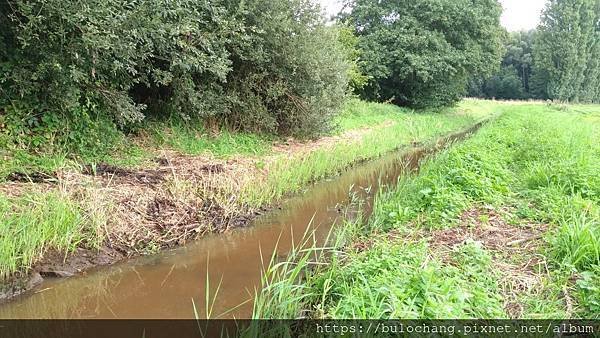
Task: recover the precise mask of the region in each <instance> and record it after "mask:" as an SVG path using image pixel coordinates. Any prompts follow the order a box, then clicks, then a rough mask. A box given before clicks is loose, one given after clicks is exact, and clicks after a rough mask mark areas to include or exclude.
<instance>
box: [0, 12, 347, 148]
mask: <svg viewBox="0 0 600 338" xmlns="http://www.w3.org/2000/svg"><path fill="white" fill-rule="evenodd" d="M0 28H1V29H0V47H1V48H0V70H1V71H2V72H1V73H0V116H2V115H6V116H5V117H4V118H2V120H6V121H9V122H10V121H17V123H16V124H15V125H14V126H12V127H9V128H3V127H1V126H0V128H1V129H0V133H4V134H9V135H11V137H12V138H13V139H16V137H22V136H23V135H26V134H27V135H29V134H36V137H37V136H38V135H39V134H48V133H47V131H48V130H50V131H51V133H53V134H55V133H54V131H56V130H62V129H64V128H62V126H61V125H64V122H65V121H69V124H71V125H76V128H75V129H79V130H81V129H85V128H93V127H94V126H93V125H92V126H90V125H89V124H88V120H86V118H85V117H88V116H91V117H93V118H94V119H103V118H108V120H109V121H112V122H113V123H116V124H117V125H118V126H120V127H121V128H129V127H130V126H132V125H133V124H134V123H136V122H138V121H141V120H142V119H144V118H145V117H146V116H147V115H155V116H157V117H159V118H161V117H164V116H165V115H180V116H181V117H183V118H184V119H199V120H202V121H205V122H209V123H210V124H211V125H213V124H217V123H219V122H220V123H221V124H227V125H229V126H231V127H234V128H236V129H244V130H250V131H259V132H277V133H280V134H293V135H301V136H310V135H314V134H316V133H319V132H322V131H324V130H326V129H327V128H328V127H329V121H330V120H331V117H332V115H333V114H334V113H335V112H336V111H337V110H338V108H339V106H340V105H341V103H342V100H343V98H344V94H345V90H346V83H347V79H346V78H347V69H348V65H347V61H346V58H345V54H344V49H343V46H341V45H340V44H339V43H335V42H336V41H337V40H338V39H337V36H336V35H337V30H336V29H334V28H330V27H327V26H325V24H324V20H323V19H322V17H321V13H320V10H319V9H318V7H316V6H315V5H313V4H312V3H311V2H309V1H306V0H293V1H284V0H278V1H267V0H252V1H238V0H219V1H208V0H204V1H203V0H174V1H173V0H158V1H150V0H142V1H126V2H123V1H117V0H108V1H92V2H91V3H90V2H85V3H83V4H82V3H81V2H79V1H74V0H64V1H63V0H31V1H29V0H9V1H5V2H2V3H1V4H0ZM332 42H333V43H332ZM57 125H58V127H56V126H57ZM104 125H105V124H104ZM19 128H21V129H23V128H24V129H28V130H26V131H24V132H19V133H17V134H14V131H15V129H19ZM80 134H81V133H80ZM83 134H85V133H83ZM83 134H82V135H83ZM68 135H71V136H72V135H73V133H70V134H68ZM68 135H66V134H61V135H55V136H58V137H63V138H64V137H67V136H68ZM82 137H85V135H83V136H82ZM47 141H48V139H44V142H41V143H47ZM78 142H79V141H78ZM85 142H88V141H85ZM34 143H36V142H33V143H32V144H31V145H32V146H35V144H34ZM79 143H81V142H79Z"/></svg>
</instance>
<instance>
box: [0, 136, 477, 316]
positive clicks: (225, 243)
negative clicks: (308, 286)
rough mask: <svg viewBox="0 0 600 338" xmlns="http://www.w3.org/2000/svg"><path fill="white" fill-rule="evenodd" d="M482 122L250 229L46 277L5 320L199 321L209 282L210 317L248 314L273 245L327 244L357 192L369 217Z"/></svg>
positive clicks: (351, 176)
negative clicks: (382, 195) (310, 239)
mask: <svg viewBox="0 0 600 338" xmlns="http://www.w3.org/2000/svg"><path fill="white" fill-rule="evenodd" d="M478 127H479V125H477V126H475V127H473V128H470V129H468V130H467V131H463V132H460V133H456V134H453V135H450V136H448V137H446V138H443V139H440V140H439V141H438V142H437V144H436V145H435V146H433V147H429V148H423V147H416V148H412V149H409V150H407V149H404V150H402V151H398V152H394V153H391V154H388V155H386V156H384V157H381V158H379V159H376V160H373V161H368V162H365V163H363V164H360V165H357V166H355V167H354V168H352V169H349V170H348V171H346V172H344V173H343V174H341V175H340V176H337V177H334V178H331V179H328V180H325V181H321V182H319V183H316V184H314V185H312V186H310V187H309V188H307V190H306V191H305V192H304V193H302V194H299V195H297V196H294V197H291V198H289V199H287V200H286V201H284V202H283V203H282V207H281V210H276V211H273V212H269V213H268V214H266V215H264V216H262V217H260V218H258V219H257V220H255V221H254V222H253V224H252V226H251V227H247V228H241V229H236V230H234V231H231V232H229V233H225V234H219V235H209V236H207V237H204V238H202V239H200V240H198V241H195V242H192V243H190V244H188V245H186V246H185V247H181V248H178V249H174V250H170V251H165V252H162V253H159V254H156V255H152V256H146V257H139V258H135V259H131V260H128V261H125V262H122V263H118V264H115V265H112V266H110V267H99V268H96V269H93V270H89V271H87V272H86V273H85V274H82V275H79V276H75V277H70V278H66V279H60V278H58V279H46V280H45V281H44V282H43V283H42V284H40V285H39V286H37V287H36V288H35V289H34V290H31V291H29V292H28V293H27V294H24V295H22V296H19V297H17V298H16V299H14V300H13V301H11V302H8V303H5V304H1V305H0V318H2V319H9V318H84V319H85V318H98V319H100V318H194V317H195V314H194V307H193V305H192V299H193V302H194V303H195V305H196V310H197V312H198V315H199V316H200V317H206V310H205V309H206V292H205V291H206V281H207V280H208V281H209V285H210V295H211V296H210V297H209V298H210V300H209V304H211V305H210V306H209V307H210V308H211V311H212V315H211V317H212V318H216V317H218V316H219V315H220V314H222V313H223V312H226V311H228V310H231V309H235V310H234V311H230V312H229V313H227V315H226V316H225V317H235V318H249V317H250V316H251V315H252V301H251V300H252V295H253V294H254V291H255V289H256V288H258V287H259V286H260V277H261V271H262V266H263V263H262V262H263V260H264V261H265V262H268V260H269V258H270V255H271V254H272V253H273V252H275V250H276V252H277V255H279V256H285V255H286V253H288V252H289V251H290V249H291V247H292V243H293V242H295V243H296V244H297V243H298V242H299V241H300V240H301V237H302V235H303V234H304V233H305V232H306V231H307V228H310V229H311V230H314V231H315V234H316V237H317V238H318V239H319V240H320V241H323V240H324V238H325V237H326V235H327V234H328V233H329V232H330V229H331V228H332V227H333V226H335V225H336V224H340V223H341V221H342V220H343V219H344V217H347V215H349V214H352V212H350V213H345V215H346V216H344V212H340V211H341V210H348V207H349V208H350V210H351V209H352V205H354V204H352V203H351V200H352V198H351V196H352V195H353V196H355V197H358V198H359V199H361V200H362V201H363V202H364V203H363V204H362V211H363V213H364V214H365V215H367V216H368V215H369V214H370V212H371V209H372V205H373V200H374V197H375V195H376V194H377V192H378V191H379V190H381V189H382V188H384V187H390V186H393V185H395V184H396V182H397V181H398V178H399V177H400V176H401V175H404V174H406V173H407V172H408V171H411V170H415V169H417V168H418V167H419V163H420V162H421V160H422V159H423V158H425V157H426V156H427V155H428V154H431V153H433V152H434V151H435V150H436V149H439V148H440V147H441V146H443V145H447V144H449V143H451V142H454V141H456V140H460V139H462V138H464V137H465V136H466V135H468V134H470V133H471V132H473V131H474V130H476V129H477V128H478ZM261 252H262V256H263V257H261ZM207 275H208V279H207ZM219 281H221V285H220V288H219V292H218V294H217V297H216V298H215V299H216V300H215V301H214V302H213V301H212V299H213V297H212V295H214V294H215V290H216V288H217V285H218V284H219ZM244 302H246V303H245V304H244V305H242V306H239V305H240V304H242V303H244Z"/></svg>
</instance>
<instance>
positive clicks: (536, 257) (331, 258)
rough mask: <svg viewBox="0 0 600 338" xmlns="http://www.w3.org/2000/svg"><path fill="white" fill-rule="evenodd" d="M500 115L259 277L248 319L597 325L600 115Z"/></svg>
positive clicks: (575, 109) (517, 109) (566, 111)
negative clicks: (363, 216)
mask: <svg viewBox="0 0 600 338" xmlns="http://www.w3.org/2000/svg"><path fill="white" fill-rule="evenodd" d="M472 103H473V102H472V101H471V102H469V104H472ZM485 104H492V105H497V104H498V103H492V102H486V103H485ZM502 107H504V108H503V111H504V113H503V115H502V116H501V117H499V118H497V119H495V120H493V121H492V122H490V123H488V124H487V125H486V126H484V127H483V128H481V129H480V131H479V132H478V133H477V134H476V135H475V136H473V137H472V138H470V139H468V140H466V141H464V142H463V143H460V144H457V145H455V146H453V147H450V148H449V149H447V150H446V151H444V152H443V153H441V154H440V155H439V156H436V157H435V158H433V159H430V160H428V161H427V162H426V163H424V164H423V165H422V167H421V169H420V172H419V173H418V174H415V175H413V176H410V177H406V178H402V179H401V181H400V183H399V185H398V187H397V189H395V190H393V191H390V192H388V193H385V194H383V195H380V196H378V198H377V200H376V205H375V210H374V212H373V214H372V216H371V218H370V219H369V220H364V221H356V222H351V223H348V224H346V226H344V227H341V228H340V229H339V231H338V233H336V234H334V235H335V241H334V243H332V244H331V245H330V247H329V248H323V249H321V248H315V247H313V248H310V249H309V248H306V247H305V248H299V249H298V250H296V251H294V252H292V254H291V255H290V257H289V260H288V263H286V262H280V263H277V264H274V265H272V266H271V267H270V268H269V269H267V270H266V271H265V277H264V289H263V290H262V293H261V294H259V297H258V300H257V302H256V304H255V313H254V316H255V317H256V318H297V317H299V316H309V317H312V318H423V319H431V318H596V319H597V318H598V315H599V313H600V289H599V285H600V175H599V173H600V143H599V142H598V140H600V119H599V117H600V106H598V105H595V106H594V105H571V106H567V105H548V104H542V103H503V104H502ZM300 249H304V250H300ZM319 254H320V255H319ZM316 256H317V257H320V258H319V260H320V261H321V262H320V264H314V263H311V262H312V261H314V259H315V257H316Z"/></svg>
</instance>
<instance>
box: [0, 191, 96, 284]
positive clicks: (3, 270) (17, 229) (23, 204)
mask: <svg viewBox="0 0 600 338" xmlns="http://www.w3.org/2000/svg"><path fill="white" fill-rule="evenodd" d="M89 224H90V221H89V220H88V219H86V217H85V216H84V215H83V213H82V210H81V209H80V207H79V206H78V205H77V204H75V203H74V202H71V201H70V200H69V199H67V198H66V197H65V196H62V195H61V194H60V193H58V192H52V193H36V194H27V195H24V196H22V197H18V198H9V197H6V196H2V195H0V277H1V278H6V277H8V276H9V275H11V274H12V273H14V272H17V271H21V270H23V269H26V268H28V267H30V266H31V265H32V264H34V263H35V262H36V261H37V260H38V259H40V258H41V257H43V255H44V254H45V253H46V252H47V251H48V250H50V249H52V250H57V251H59V252H62V253H65V254H66V253H68V252H70V251H72V250H74V249H75V248H76V247H77V245H79V244H80V243H81V242H82V241H85V242H87V243H92V242H93V241H94V237H96V236H98V233H97V232H96V231H95V229H89Z"/></svg>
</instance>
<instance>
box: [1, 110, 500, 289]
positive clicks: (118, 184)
mask: <svg viewBox="0 0 600 338" xmlns="http://www.w3.org/2000/svg"><path fill="white" fill-rule="evenodd" d="M477 104H479V103H476V102H469V103H465V104H464V107H462V106H461V107H457V108H453V109H449V110H447V111H446V112H443V113H439V112H431V113H424V112H421V113H418V114H417V113H414V112H412V111H410V110H403V109H399V108H396V107H393V106H390V105H384V104H375V103H365V102H362V101H358V100H356V101H351V102H350V103H349V104H348V105H347V108H346V110H345V112H344V113H343V114H341V115H340V116H339V117H338V125H339V128H338V129H337V130H338V131H337V132H336V133H334V135H332V136H327V137H323V138H321V139H318V140H315V141H309V142H299V141H297V140H294V139H288V140H281V141H275V142H274V143H273V142H270V141H267V140H266V139H259V138H251V139H252V140H254V141H252V142H261V143H262V144H264V145H263V148H264V151H262V152H261V153H262V154H255V155H248V154H247V153H246V152H245V151H244V149H247V148H244V142H248V140H249V139H248V138H247V137H246V136H244V135H243V134H238V135H235V136H232V135H229V134H224V135H221V136H218V137H217V138H215V139H212V141H210V142H212V143H207V142H206V141H204V142H205V143H204V144H206V146H204V147H203V148H197V149H190V148H189V146H188V145H190V144H196V145H198V146H200V145H201V144H202V143H198V142H197V140H198V137H204V136H196V135H195V134H193V133H191V132H189V131H182V130H178V129H176V128H173V129H171V130H170V131H168V132H164V133H160V134H162V135H166V136H165V139H164V140H163V141H162V142H164V143H160V144H161V145H162V146H161V147H160V148H159V147H158V146H156V145H155V146H149V145H146V146H144V147H143V148H140V149H142V151H143V153H144V154H147V155H146V156H147V157H148V158H149V159H154V160H153V161H151V162H150V161H146V162H144V163H143V167H135V166H133V167H132V166H130V167H122V166H117V165H114V164H107V163H103V162H101V163H93V164H91V165H83V166H80V165H75V166H66V167H64V168H60V169H57V170H56V171H54V172H53V173H52V175H48V174H45V176H44V175H42V174H37V175H36V174H35V172H30V174H27V172H24V173H23V174H22V175H19V176H18V180H13V181H7V182H5V183H3V184H0V192H1V195H0V196H1V198H2V199H1V202H2V203H1V204H0V206H1V209H0V212H1V213H2V215H3V217H2V220H1V222H2V224H1V228H0V229H2V231H4V232H6V233H3V236H2V237H1V238H2V241H3V242H2V243H1V244H2V248H1V251H0V253H1V255H2V257H1V259H0V262H2V263H0V272H1V275H2V277H3V278H4V280H5V281H6V280H17V281H19V283H16V284H15V283H9V287H8V288H5V290H6V295H7V296H9V295H11V294H15V293H18V292H19V291H20V290H22V289H23V288H24V287H26V286H27V285H26V284H27V283H26V279H23V278H22V277H23V274H25V275H31V274H30V273H29V272H31V271H33V273H34V275H35V274H36V273H38V272H39V273H41V274H42V275H50V276H52V275H63V274H66V275H69V274H73V273H76V272H78V271H79V270H82V269H85V268H88V267H90V266H93V265H95V264H106V263H110V262H114V261H116V260H119V259H122V258H124V257H130V256H133V255H138V254H147V253H153V252H156V251H157V250H159V249H162V248H166V247H172V246H176V245H181V244H183V243H185V242H186V241H188V240H191V239H194V238H197V237H199V236H202V235H203V234H206V233H209V232H222V231H225V230H227V229H230V228H232V227H239V226H244V225H246V224H248V221H249V220H250V219H252V218H253V217H254V216H255V215H257V214H259V213H261V212H262V211H263V210H264V209H265V208H267V207H269V206H271V205H273V204H274V203H277V201H278V200H279V199H281V198H282V197H284V196H285V195H287V194H290V193H294V192H299V191H301V190H302V189H304V188H305V187H306V186H307V185H308V184H310V183H311V182H314V181H316V180H319V179H321V178H324V177H327V176H331V175H335V174H337V173H339V172H340V171H342V170H344V169H346V168H348V167H349V166H351V165H352V164H354V163H357V162H360V161H363V160H367V159H369V158H374V157H377V156H380V155H382V154H384V153H386V152H389V151H392V150H394V149H397V148H398V147H401V146H408V145H410V144H411V143H414V142H428V141H432V140H434V139H436V138H437V137H440V136H442V135H444V134H449V133H451V132H454V131H458V130H460V129H463V128H466V127H468V126H471V125H473V124H475V123H476V122H478V121H480V120H481V119H483V118H486V117H488V116H489V115H490V114H491V113H492V111H485V110H483V112H479V111H478V112H477V113H475V112H466V111H467V110H468V107H469V106H470V105H477ZM480 104H482V105H485V103H480ZM463 108H464V109H463ZM209 140H211V139H209ZM226 140H228V141H226ZM128 142H131V143H132V144H148V142H142V141H140V140H139V139H132V140H130V141H128ZM228 142H229V143H228ZM150 144H151V143H150ZM271 144H272V145H271ZM168 145H171V146H170V147H169V146H168ZM251 147H253V146H251ZM251 147H248V148H251ZM254 148H256V147H254ZM213 149H217V150H216V151H212V150H213ZM240 152H241V153H246V155H243V156H242V155H241V154H240ZM232 155H236V157H235V158H231V156H232ZM9 156H11V155H10V154H9ZM120 160H122V161H121V163H125V162H128V160H127V158H126V157H123V158H120ZM118 162H119V161H117V162H116V163H118ZM73 163H76V162H73ZM113 163H115V162H113ZM78 166H79V167H80V168H83V169H82V170H80V171H76V170H73V169H72V168H74V167H75V168H76V167H78ZM30 175H31V176H30ZM38 176H39V179H34V178H36V177H38ZM8 178H9V179H10V178H11V177H10V176H9V177H8ZM28 180H30V182H27V181H28ZM20 181H23V182H20ZM4 242H6V243H4ZM9 242H10V243H9ZM82 255H84V256H85V257H87V258H86V259H84V261H83V262H82V259H81V256H82ZM99 255H100V256H101V257H100V258H99V257H98V256H99ZM65 259H66V260H65ZM98 261H100V262H101V263H97V262H98ZM56 271H58V272H59V273H56Z"/></svg>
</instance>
